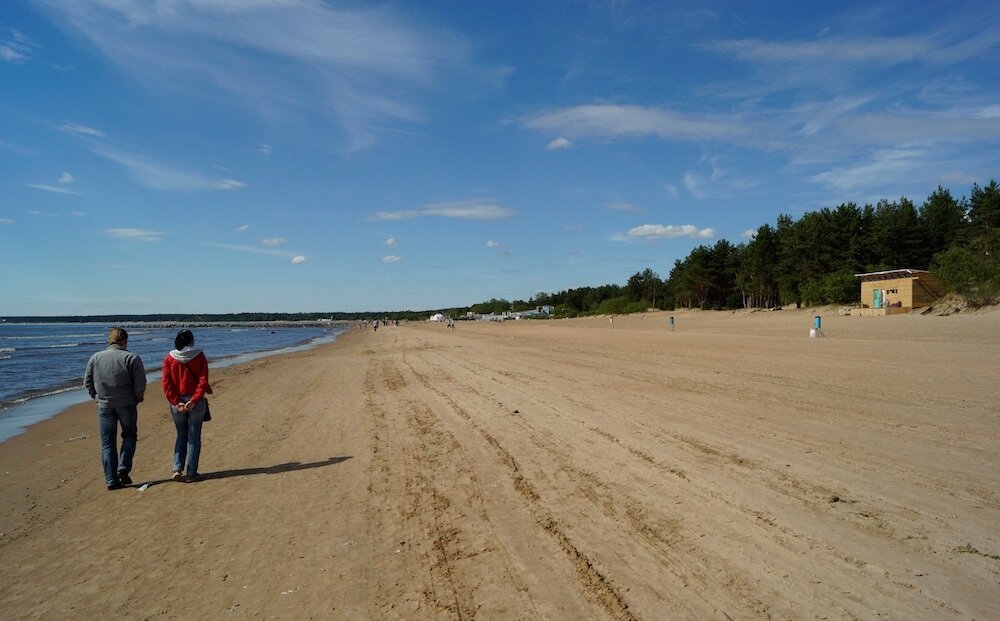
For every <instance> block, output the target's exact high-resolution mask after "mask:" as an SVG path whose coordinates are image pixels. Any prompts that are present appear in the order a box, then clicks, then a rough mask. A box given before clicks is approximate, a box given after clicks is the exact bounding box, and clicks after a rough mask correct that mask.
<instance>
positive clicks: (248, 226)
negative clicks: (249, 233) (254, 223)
mask: <svg viewBox="0 0 1000 621" xmlns="http://www.w3.org/2000/svg"><path fill="white" fill-rule="evenodd" d="M249 228H250V225H249V224H241V225H240V226H238V227H236V232H237V233H242V232H243V231H245V230H247V229H249Z"/></svg>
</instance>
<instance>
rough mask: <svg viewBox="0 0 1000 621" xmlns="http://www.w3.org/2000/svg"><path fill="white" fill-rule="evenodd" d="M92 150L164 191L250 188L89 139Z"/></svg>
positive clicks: (150, 186)
mask: <svg viewBox="0 0 1000 621" xmlns="http://www.w3.org/2000/svg"><path fill="white" fill-rule="evenodd" d="M88 144H89V148H90V150H91V151H92V152H93V153H95V154H97V155H100V156H101V157H103V158H105V159H107V160H109V161H111V162H114V163H115V164H118V165H119V166H121V167H122V168H124V169H125V170H126V171H128V173H129V174H130V175H131V177H132V178H133V179H134V180H135V181H136V182H137V183H138V184H139V185H141V186H143V187H146V188H149V189H151V190H159V191H163V192H209V191H213V190H235V189H238V188H242V187H246V184H245V183H243V182H242V181H236V180H234V179H214V178H212V177H209V176H207V175H204V174H202V173H198V172H193V171H189V170H181V169H179V168H174V167H171V166H167V165H165V164H161V163H159V162H155V161H153V160H151V159H148V158H146V157H143V156H139V155H136V154H133V153H129V152H126V151H123V150H121V149H116V148H114V147H110V146H108V145H106V144H103V143H100V142H95V141H88Z"/></svg>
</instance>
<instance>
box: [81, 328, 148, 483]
mask: <svg viewBox="0 0 1000 621" xmlns="http://www.w3.org/2000/svg"><path fill="white" fill-rule="evenodd" d="M83 385H84V387H85V388H86V389H87V392H88V393H89V394H90V398H91V399H96V400H97V416H98V418H99V420H100V424H101V461H102V462H103V464H104V482H105V483H107V486H108V489H109V490H112V489H121V488H122V487H124V486H126V485H132V479H131V478H130V477H129V473H130V472H132V458H133V457H134V456H135V443H136V438H137V437H138V435H139V431H138V427H137V424H138V418H139V409H138V407H137V406H138V404H139V403H141V402H142V398H143V395H144V394H145V393H146V369H145V367H143V366H142V359H141V358H139V356H138V355H137V354H134V353H132V352H130V351H128V332H126V331H125V329H124V328H112V330H111V332H110V333H109V334H108V347H107V349H105V350H104V351H99V352H97V353H96V354H94V355H93V356H91V357H90V360H89V361H88V362H87V370H86V371H85V373H84V376H83ZM119 423H121V426H122V450H121V453H119V452H118V447H117V446H116V445H117V439H116V437H115V436H116V435H117V434H118V424H119Z"/></svg>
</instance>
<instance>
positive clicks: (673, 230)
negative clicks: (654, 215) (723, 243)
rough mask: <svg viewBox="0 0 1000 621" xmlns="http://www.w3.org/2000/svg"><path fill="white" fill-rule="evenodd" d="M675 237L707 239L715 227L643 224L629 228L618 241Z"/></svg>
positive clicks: (658, 239)
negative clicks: (700, 227)
mask: <svg viewBox="0 0 1000 621" xmlns="http://www.w3.org/2000/svg"><path fill="white" fill-rule="evenodd" d="M677 237H689V238H691V239H709V238H712V237H715V229H699V228H698V227H696V226H695V225H693V224H682V225H674V224H668V225H663V224H643V225H641V226H637V227H633V228H631V229H629V230H628V231H627V232H626V233H625V234H624V235H620V236H618V237H617V238H616V239H617V240H618V241H660V240H663V239H674V238H677Z"/></svg>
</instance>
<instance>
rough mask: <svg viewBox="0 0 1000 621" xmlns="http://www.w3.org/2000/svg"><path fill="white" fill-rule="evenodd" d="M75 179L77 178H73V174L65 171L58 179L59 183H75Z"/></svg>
mask: <svg viewBox="0 0 1000 621" xmlns="http://www.w3.org/2000/svg"><path fill="white" fill-rule="evenodd" d="M74 181H75V179H73V175H71V174H69V173H68V172H64V173H63V174H62V175H60V176H59V180H58V181H57V183H73V182H74Z"/></svg>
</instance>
